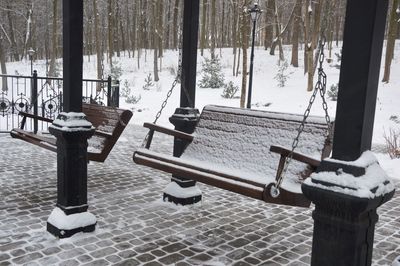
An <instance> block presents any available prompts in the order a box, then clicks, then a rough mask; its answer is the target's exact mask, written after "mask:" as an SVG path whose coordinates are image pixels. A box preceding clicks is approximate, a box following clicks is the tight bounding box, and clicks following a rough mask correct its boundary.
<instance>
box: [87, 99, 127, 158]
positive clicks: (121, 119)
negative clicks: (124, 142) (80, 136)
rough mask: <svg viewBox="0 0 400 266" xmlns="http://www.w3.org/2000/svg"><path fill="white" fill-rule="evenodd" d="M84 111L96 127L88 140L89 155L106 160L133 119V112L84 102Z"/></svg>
mask: <svg viewBox="0 0 400 266" xmlns="http://www.w3.org/2000/svg"><path fill="white" fill-rule="evenodd" d="M82 111H83V112H84V113H85V115H86V117H87V120H89V121H90V122H91V123H92V124H93V126H94V127H95V128H96V130H95V133H94V135H93V137H91V138H90V139H89V140H88V153H89V157H91V158H93V159H96V160H95V161H104V160H105V159H106V158H107V156H108V154H109V153H110V151H111V149H112V148H113V146H114V145H115V143H116V142H117V140H118V138H119V136H120V135H121V133H122V131H123V130H124V128H125V127H126V125H127V124H128V122H129V120H130V119H131V117H132V112H131V111H129V110H122V109H119V108H114V107H107V106H101V105H95V104H83V105H82Z"/></svg>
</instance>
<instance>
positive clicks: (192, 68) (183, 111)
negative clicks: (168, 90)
mask: <svg viewBox="0 0 400 266" xmlns="http://www.w3.org/2000/svg"><path fill="white" fill-rule="evenodd" d="M184 5H185V6H184V14H183V36H182V38H183V44H182V74H181V98H180V108H177V109H176V110H175V113H174V114H173V115H172V117H170V119H169V120H170V122H171V123H172V124H173V125H174V126H175V129H176V130H180V131H183V132H186V133H189V134H191V133H193V131H194V127H195V125H196V123H197V121H198V118H199V110H198V109H196V108H194V107H195V100H196V64H197V41H198V34H199V10H200V1H199V0H185V1H184ZM185 147H186V142H185V141H182V140H180V139H177V138H175V140H174V156H176V157H179V156H181V155H182V152H183V150H184V149H185ZM177 185H178V186H179V187H178V190H179V189H182V190H183V189H185V188H188V187H193V186H195V185H196V182H195V181H193V180H188V179H186V178H184V177H178V176H173V177H172V182H171V184H170V185H168V187H167V188H166V189H165V190H164V200H165V199H167V200H168V201H171V202H174V203H176V204H181V205H187V204H194V203H196V202H199V201H200V200H201V191H200V190H199V189H197V192H196V193H194V194H193V195H191V196H186V197H181V196H179V195H177V194H175V192H176V191H177V190H176V187H175V186H177ZM191 191H194V190H193V189H191ZM172 192H174V193H172ZM185 194H186V195H187V193H185Z"/></svg>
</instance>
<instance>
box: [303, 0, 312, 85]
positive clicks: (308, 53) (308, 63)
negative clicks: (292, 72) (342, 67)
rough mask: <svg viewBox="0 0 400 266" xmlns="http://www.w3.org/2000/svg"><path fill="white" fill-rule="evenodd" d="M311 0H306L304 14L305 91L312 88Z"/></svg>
mask: <svg viewBox="0 0 400 266" xmlns="http://www.w3.org/2000/svg"><path fill="white" fill-rule="evenodd" d="M310 1H311V0H306V9H305V10H306V14H305V17H306V18H305V48H304V53H305V58H304V70H305V73H307V74H308V75H307V91H312V89H313V78H314V71H313V68H314V67H313V55H314V45H313V41H312V38H313V35H312V33H311V18H312V6H311V2H310Z"/></svg>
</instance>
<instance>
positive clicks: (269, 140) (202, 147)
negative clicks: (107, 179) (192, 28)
mask: <svg viewBox="0 0 400 266" xmlns="http://www.w3.org/2000/svg"><path fill="white" fill-rule="evenodd" d="M302 119H303V117H302V116H301V115H293V114H283V113H275V112H267V111H256V110H249V109H245V110H244V109H240V108H231V107H221V106H206V107H205V108H204V109H203V111H202V113H201V115H200V119H199V121H198V123H197V126H196V128H195V131H194V133H193V134H186V133H183V132H178V131H176V130H173V129H166V128H163V127H161V126H158V125H154V124H148V123H146V124H145V125H144V126H145V127H147V128H149V129H150V133H151V134H153V133H154V132H162V133H164V134H169V135H171V136H174V137H177V138H180V139H183V140H185V141H187V143H188V145H187V147H186V148H185V150H184V152H183V154H182V156H181V157H179V158H177V157H173V156H170V155H166V154H161V153H157V152H154V151H151V150H149V148H150V144H151V139H152V137H150V138H149V141H148V142H147V143H146V144H145V147H146V148H141V149H138V150H137V151H135V153H134V155H133V160H134V162H135V163H137V164H142V165H146V166H149V167H152V168H156V169H159V170H162V171H165V172H168V173H172V174H174V175H177V176H181V177H184V178H188V179H192V180H196V181H199V182H202V183H206V184H209V185H212V186H216V187H219V188H222V189H226V190H230V191H233V192H236V193H239V194H242V195H245V196H249V197H252V198H256V199H260V200H264V201H266V202H272V203H278V204H286V205H294V206H302V207H307V206H309V205H310V201H308V200H307V199H305V198H304V196H303V195H302V193H301V187H300V186H301V183H302V181H303V180H304V178H306V177H307V176H309V175H310V174H311V173H312V172H313V170H315V168H316V167H317V166H318V165H319V163H320V160H321V159H322V158H325V157H327V156H328V155H329V154H330V151H331V145H330V144H329V143H330V142H328V141H327V136H326V133H327V125H326V122H325V120H324V119H323V118H321V117H309V118H308V120H307V123H306V125H305V128H304V132H303V133H302V135H301V137H300V141H299V145H298V148H297V149H296V152H295V153H294V154H293V160H292V162H291V164H290V166H289V168H288V171H287V174H286V177H285V179H284V181H283V183H282V187H281V189H280V192H281V193H280V196H279V197H277V198H273V197H271V195H270V191H269V190H270V186H271V185H272V184H273V182H274V181H275V177H276V175H277V172H279V171H282V167H283V162H284V160H285V157H286V156H288V155H289V152H290V150H288V149H286V148H285V147H287V148H290V147H291V145H292V142H293V139H294V137H295V136H296V134H297V128H298V126H299V125H300V123H301V121H302ZM330 137H331V136H330ZM328 139H330V138H328ZM305 154H307V155H305ZM278 166H279V167H278Z"/></svg>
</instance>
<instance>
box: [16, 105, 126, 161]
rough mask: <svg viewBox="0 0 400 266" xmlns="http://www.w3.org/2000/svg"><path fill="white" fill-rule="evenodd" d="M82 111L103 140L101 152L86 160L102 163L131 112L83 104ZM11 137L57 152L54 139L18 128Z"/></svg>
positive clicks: (49, 120) (90, 153)
mask: <svg viewBox="0 0 400 266" xmlns="http://www.w3.org/2000/svg"><path fill="white" fill-rule="evenodd" d="M82 111H83V113H85V115H86V117H87V120H88V121H90V122H91V123H92V124H93V126H95V127H96V129H95V135H97V136H99V137H102V138H104V141H103V142H102V144H103V146H102V147H101V148H99V149H100V150H101V152H99V153H93V152H88V158H89V160H91V161H97V162H104V161H105V159H106V158H107V157H108V155H109V153H110V152H111V150H112V148H113V147H114V145H115V143H116V142H117V140H118V138H119V137H120V136H121V134H122V132H123V130H124V129H125V127H126V126H127V124H128V123H129V120H130V119H131V117H132V112H131V111H129V110H122V109H119V108H113V107H107V106H100V105H92V104H83V105H82ZM20 114H21V115H24V117H29V118H37V119H39V120H42V121H46V122H49V123H51V122H53V120H52V119H49V118H44V117H37V116H35V115H33V114H29V113H23V112H21V113H20ZM11 136H12V137H14V138H19V139H22V140H25V141H27V142H29V143H32V144H35V145H37V146H40V147H43V148H46V149H48V150H51V151H57V148H56V140H55V139H51V138H46V137H43V136H41V135H37V134H34V133H32V132H28V131H25V130H23V129H18V128H16V129H13V130H12V131H11Z"/></svg>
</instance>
